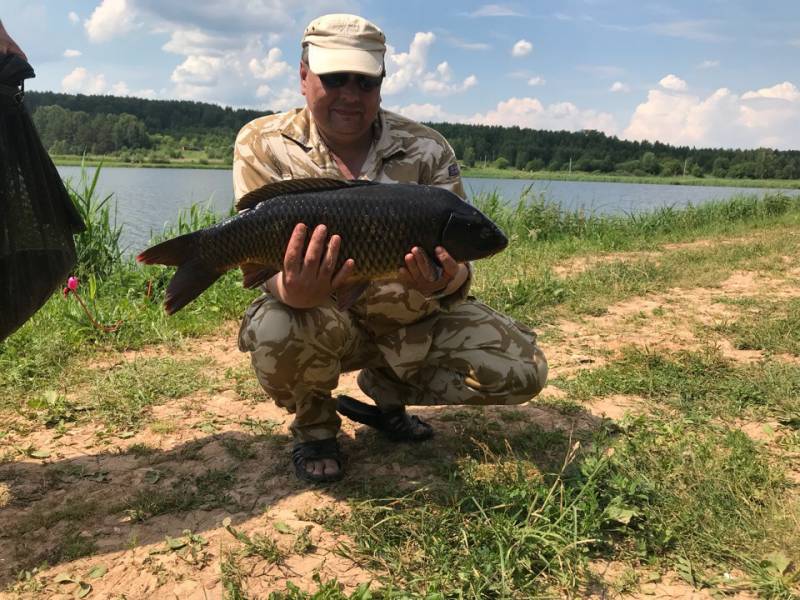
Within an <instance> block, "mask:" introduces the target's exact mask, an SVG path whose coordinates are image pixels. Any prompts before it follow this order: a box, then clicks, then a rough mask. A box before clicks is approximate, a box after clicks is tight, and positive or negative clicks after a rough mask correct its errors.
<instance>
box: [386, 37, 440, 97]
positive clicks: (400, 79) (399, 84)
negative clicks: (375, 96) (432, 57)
mask: <svg viewBox="0 0 800 600" xmlns="http://www.w3.org/2000/svg"><path fill="white" fill-rule="evenodd" d="M435 39H436V36H435V35H434V34H433V33H431V32H430V31H428V32H422V31H419V32H417V33H416V34H414V39H413V40H411V45H410V46H409V48H408V52H395V49H394V48H393V47H392V46H388V47H387V49H386V63H387V71H388V73H389V75H388V77H386V80H385V81H384V82H383V87H381V92H383V93H384V94H394V93H397V92H402V91H403V90H405V89H406V88H407V87H409V86H410V85H411V84H412V83H413V82H414V81H415V80H419V79H421V78H422V75H423V73H424V71H425V65H426V63H427V62H428V50H430V47H431V45H432V44H433V42H434V40H435Z"/></svg>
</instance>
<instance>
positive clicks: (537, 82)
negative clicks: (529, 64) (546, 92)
mask: <svg viewBox="0 0 800 600" xmlns="http://www.w3.org/2000/svg"><path fill="white" fill-rule="evenodd" d="M545 83H546V81H545V80H544V79H542V78H541V77H531V78H530V79H528V85H544V84H545Z"/></svg>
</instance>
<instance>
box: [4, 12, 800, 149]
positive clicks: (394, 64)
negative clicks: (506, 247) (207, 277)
mask: <svg viewBox="0 0 800 600" xmlns="http://www.w3.org/2000/svg"><path fill="white" fill-rule="evenodd" d="M335 12H345V13H354V14H359V15H361V16H363V17H365V18H367V19H369V20H371V21H373V22H374V23H376V24H377V25H378V26H379V27H380V28H381V29H382V30H383V31H384V32H385V34H386V37H387V44H388V46H389V49H388V52H387V56H386V68H387V79H386V80H385V82H384V84H383V88H382V90H381V97H382V106H383V107H384V108H387V109H389V110H394V111H396V112H400V113H402V114H404V115H406V116H408V117H411V118H414V119H418V120H424V121H434V122H441V121H448V122H463V123H475V124H487V125H504V126H511V125H517V126H520V127H530V128H534V129H550V130H569V131H579V130H582V129H596V130H600V131H603V132H605V133H607V134H609V135H615V136H618V137H619V138H622V139H629V140H645V139H646V140H650V141H656V140H658V141H661V142H665V143H669V144H674V145H682V146H683V145H686V146H695V147H715V148H717V147H725V148H758V147H769V148H777V149H781V150H789V149H791V150H800V0H759V1H755V0H753V1H751V0H692V1H684V0H674V1H666V0H660V1H648V0H638V1H632V0H560V1H558V2H553V1H544V0H535V1H528V2H519V1H517V2H499V3H486V2H480V1H472V0H460V1H452V2H451V1H439V0H394V1H391V2H388V1H378V0H304V1H303V2H300V1H298V0H226V1H224V2H221V1H219V0H217V1H210V0H209V1H207V0H193V1H186V0H181V1H178V0H75V1H70V0H0V20H2V21H3V23H4V25H5V26H6V29H7V30H8V31H9V33H10V34H11V36H12V37H13V38H14V39H15V40H16V41H17V43H18V44H19V45H20V46H21V47H22V49H23V50H24V51H25V52H26V54H27V55H28V58H29V61H30V62H31V64H32V65H33V67H34V69H35V70H36V74H37V77H36V79H33V80H31V81H29V82H28V84H27V88H28V89H32V90H42V91H44V90H49V91H58V92H70V93H85V94H115V95H130V96H137V97H143V98H152V99H185V100H196V101H203V102H213V103H217V104H222V105H226V106H232V107H234V108H253V109H259V110H273V111H281V110H287V109H289V108H293V107H295V106H302V105H303V104H304V99H303V97H302V96H301V95H300V93H299V79H298V63H299V56H300V38H301V37H302V33H303V30H304V29H305V26H306V25H307V24H308V23H309V22H310V21H311V20H312V19H313V18H315V17H317V16H320V15H323V14H327V13H335Z"/></svg>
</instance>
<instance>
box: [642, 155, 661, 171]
mask: <svg viewBox="0 0 800 600" xmlns="http://www.w3.org/2000/svg"><path fill="white" fill-rule="evenodd" d="M640 164H641V167H642V171H644V172H645V173H650V174H651V175H655V174H656V173H658V170H659V165H658V161H657V160H656V155H655V154H653V153H652V152H645V153H644V154H642V160H641V161H640Z"/></svg>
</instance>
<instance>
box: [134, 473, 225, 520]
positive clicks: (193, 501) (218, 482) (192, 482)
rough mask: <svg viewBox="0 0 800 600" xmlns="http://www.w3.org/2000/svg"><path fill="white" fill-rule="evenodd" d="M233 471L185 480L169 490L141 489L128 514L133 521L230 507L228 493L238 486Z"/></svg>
mask: <svg viewBox="0 0 800 600" xmlns="http://www.w3.org/2000/svg"><path fill="white" fill-rule="evenodd" d="M235 483H236V476H235V475H234V474H233V472H231V471H226V470H218V469H214V470H211V471H207V472H205V473H202V474H200V475H197V476H195V477H181V478H180V479H178V481H176V482H174V483H172V484H171V485H170V486H169V487H166V486H164V485H161V486H154V485H153V486H147V487H144V488H141V489H139V490H137V491H136V492H135V493H134V494H133V495H132V496H131V497H130V498H128V500H127V501H126V503H125V508H124V510H125V512H126V513H127V514H128V516H130V518H131V519H132V520H133V521H137V522H143V521H146V520H148V519H150V518H152V517H156V516H158V515H164V514H173V513H179V512H185V511H188V510H194V509H197V508H203V509H212V508H218V507H221V506H229V505H231V504H232V500H231V498H230V495H229V494H228V491H229V490H230V489H231V488H232V487H233V486H234V485H235Z"/></svg>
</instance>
